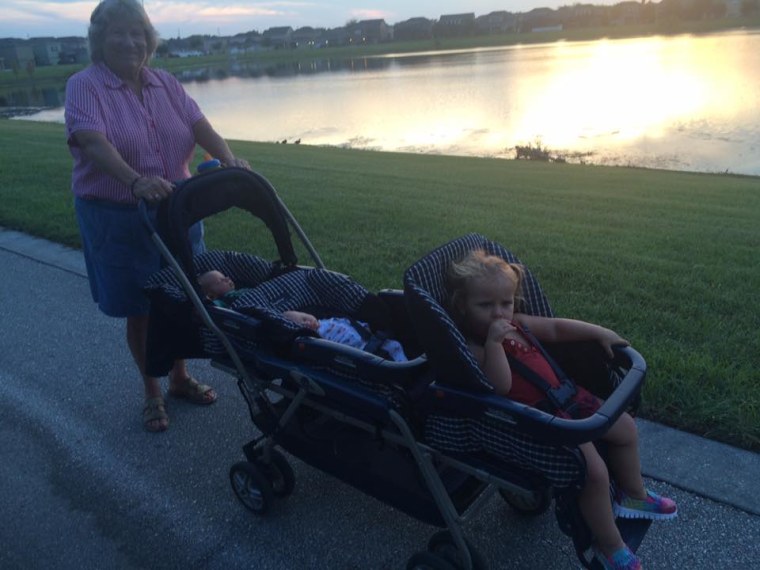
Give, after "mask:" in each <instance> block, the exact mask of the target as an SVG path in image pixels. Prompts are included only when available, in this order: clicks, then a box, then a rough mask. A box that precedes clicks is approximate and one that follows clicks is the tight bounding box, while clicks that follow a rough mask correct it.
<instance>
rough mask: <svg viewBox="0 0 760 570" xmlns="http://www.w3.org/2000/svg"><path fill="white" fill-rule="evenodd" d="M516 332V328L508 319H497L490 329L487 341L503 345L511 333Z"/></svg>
mask: <svg viewBox="0 0 760 570" xmlns="http://www.w3.org/2000/svg"><path fill="white" fill-rule="evenodd" d="M514 330H515V327H514V325H513V324H512V323H510V322H509V321H508V320H506V319H496V320H495V321H493V322H492V323H491V326H489V327H488V338H487V339H486V341H490V342H495V343H498V344H501V343H502V342H504V339H505V338H506V337H507V335H508V334H509V333H511V332H512V331H514Z"/></svg>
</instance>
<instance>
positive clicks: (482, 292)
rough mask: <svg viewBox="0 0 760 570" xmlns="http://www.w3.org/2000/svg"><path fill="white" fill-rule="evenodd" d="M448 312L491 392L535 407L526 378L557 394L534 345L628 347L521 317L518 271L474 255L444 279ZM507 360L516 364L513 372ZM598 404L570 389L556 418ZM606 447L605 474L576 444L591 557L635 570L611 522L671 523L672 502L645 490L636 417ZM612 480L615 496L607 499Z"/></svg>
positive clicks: (566, 323)
mask: <svg viewBox="0 0 760 570" xmlns="http://www.w3.org/2000/svg"><path fill="white" fill-rule="evenodd" d="M447 279H448V281H447V286H448V291H449V309H450V311H451V314H452V317H453V318H454V320H455V322H456V323H457V326H459V328H460V329H461V331H462V333H463V334H464V336H465V338H466V339H467V343H468V345H469V347H470V349H471V350H472V352H473V354H474V355H475V358H476V359H477V361H478V362H479V364H480V366H481V368H482V370H483V373H484V374H485V376H486V378H487V379H488V381H489V382H490V383H491V385H492V386H493V387H494V389H495V391H496V393H498V394H502V395H504V396H507V397H509V398H512V399H514V400H516V401H519V402H523V403H526V404H529V405H532V406H536V407H540V406H541V404H542V403H544V402H545V401H546V394H545V393H544V392H543V391H542V390H540V389H538V388H537V387H536V386H535V385H534V384H533V383H531V382H529V381H528V380H527V379H526V378H525V376H526V375H538V376H540V377H541V378H542V379H543V380H545V381H546V382H548V384H549V385H551V386H552V387H559V386H560V384H561V381H560V379H559V378H558V377H557V374H556V373H555V371H554V369H553V368H552V366H551V363H550V362H549V361H547V359H546V358H545V357H544V354H543V352H542V350H541V348H540V347H539V346H537V343H536V339H537V340H539V341H542V342H566V341H583V340H595V341H597V342H599V344H601V345H602V347H603V348H604V350H605V351H606V352H607V354H608V355H609V356H610V357H612V355H613V353H612V347H613V346H615V345H624V346H627V345H628V342H627V341H626V340H624V339H622V338H621V337H620V336H619V335H618V334H617V333H615V332H614V331H611V330H609V329H606V328H604V327H601V326H598V325H594V324H591V323H586V322H583V321H577V320H571V319H558V318H547V317H538V316H531V315H526V314H523V313H519V312H516V307H515V303H516V302H517V301H518V300H519V298H520V297H519V295H520V284H521V280H522V270H521V269H520V267H519V266H517V265H514V264H509V263H507V262H506V261H504V260H503V259H502V258H500V257H497V256H493V255H488V254H486V253H485V252H484V251H481V250H476V251H473V252H470V253H469V254H467V255H466V256H465V257H464V258H463V259H462V260H461V261H459V262H455V263H453V264H452V265H451V266H450V268H449V272H448V275H447ZM510 360H511V361H512V362H513V363H515V364H514V365H513V366H510ZM600 405H601V402H600V400H599V399H598V398H596V397H595V396H594V395H593V394H591V393H590V392H588V391H587V390H584V389H583V388H582V387H580V386H575V394H574V396H572V405H571V406H569V407H567V408H565V409H564V410H558V411H557V412H554V413H556V414H557V415H561V416H563V417H570V418H581V417H587V416H590V415H592V414H593V413H594V412H595V411H596V410H597V409H598V408H599V406H600ZM601 440H602V441H603V442H605V443H606V444H607V447H608V453H609V467H610V472H609V473H608V471H607V465H606V464H605V463H604V460H603V459H602V458H601V456H600V455H599V452H598V451H597V450H596V447H594V445H593V443H591V442H588V443H583V444H581V445H580V449H581V452H582V453H583V455H584V457H585V459H586V464H587V475H586V482H585V485H584V487H583V489H582V490H581V493H580V495H579V497H578V506H579V508H580V511H581V514H582V515H583V517H584V520H585V521H586V523H587V524H588V526H589V529H590V530H591V532H592V534H593V535H594V538H595V544H594V554H595V557H596V558H597V559H598V560H599V562H600V563H601V564H602V566H603V567H604V568H611V569H624V570H637V569H640V568H641V563H640V561H639V559H638V558H637V557H636V555H635V554H634V553H633V552H632V551H631V550H630V549H629V548H628V546H626V544H625V543H624V542H623V539H622V537H621V536H620V532H619V531H618V529H617V526H616V525H615V515H618V516H622V517H626V518H646V519H672V518H674V517H675V516H676V514H677V508H676V504H675V502H673V501H672V500H671V499H668V498H665V497H661V496H659V495H657V494H656V493H654V492H652V491H648V490H647V489H646V488H645V487H644V482H643V480H642V478H641V464H640V460H639V450H638V434H637V431H636V424H635V423H634V420H633V418H632V417H631V416H630V415H629V414H627V413H623V415H622V416H620V418H619V419H618V420H617V421H616V422H615V423H614V424H613V425H612V427H611V428H610V429H609V430H608V431H607V432H606V433H605V434H604V435H603V436H602V437H601ZM610 475H611V476H612V477H613V478H614V480H615V483H616V489H617V492H616V496H615V499H614V501H611V500H610V492H609V486H610Z"/></svg>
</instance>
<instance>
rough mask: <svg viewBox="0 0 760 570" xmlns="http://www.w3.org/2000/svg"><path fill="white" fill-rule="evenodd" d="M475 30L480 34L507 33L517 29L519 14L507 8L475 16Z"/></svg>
mask: <svg viewBox="0 0 760 570" xmlns="http://www.w3.org/2000/svg"><path fill="white" fill-rule="evenodd" d="M475 30H476V31H477V33H479V34H506V33H508V32H516V31H517V16H516V15H515V14H511V13H510V12H507V11H506V10H500V11H498V12H491V13H490V14H486V15H485V16H478V17H477V18H475Z"/></svg>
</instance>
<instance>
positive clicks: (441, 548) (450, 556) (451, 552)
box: [428, 530, 488, 570]
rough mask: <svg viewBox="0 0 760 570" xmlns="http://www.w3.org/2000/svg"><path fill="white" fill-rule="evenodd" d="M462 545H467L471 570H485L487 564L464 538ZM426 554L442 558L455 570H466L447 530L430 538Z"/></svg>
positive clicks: (460, 554)
mask: <svg viewBox="0 0 760 570" xmlns="http://www.w3.org/2000/svg"><path fill="white" fill-rule="evenodd" d="M464 543H465V544H466V545H467V551H468V552H469V554H470V561H471V562H472V570H486V569H487V568H488V564H486V561H485V559H484V558H483V556H482V555H481V554H480V552H478V551H477V550H476V549H475V547H474V546H473V545H472V544H470V542H469V541H468V540H467V539H466V538H465V539H464ZM428 554H434V555H435V556H437V557H439V558H443V559H444V560H445V561H446V562H448V563H449V564H450V565H451V566H452V567H454V568H456V569H457V570H459V569H464V568H466V567H465V562H464V560H462V553H461V552H460V551H459V549H458V548H457V545H456V543H454V540H453V539H452V538H451V533H450V532H449V531H448V530H442V531H439V532H437V533H435V534H434V535H433V536H432V537H431V538H430V540H429V541H428Z"/></svg>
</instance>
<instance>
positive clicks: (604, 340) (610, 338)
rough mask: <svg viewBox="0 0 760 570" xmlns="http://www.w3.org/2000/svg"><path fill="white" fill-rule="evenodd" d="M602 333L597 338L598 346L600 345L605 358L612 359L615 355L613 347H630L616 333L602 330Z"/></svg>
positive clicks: (629, 344)
mask: <svg viewBox="0 0 760 570" xmlns="http://www.w3.org/2000/svg"><path fill="white" fill-rule="evenodd" d="M602 330H603V332H602V334H601V335H600V336H599V339H598V341H599V344H601V345H602V347H603V348H604V351H605V352H606V353H607V356H609V357H610V358H613V357H614V356H615V353H614V352H613V350H612V347H613V346H631V343H630V342H628V341H627V340H625V339H624V338H623V337H621V336H620V335H619V334H618V333H616V332H615V331H613V330H610V329H602Z"/></svg>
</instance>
